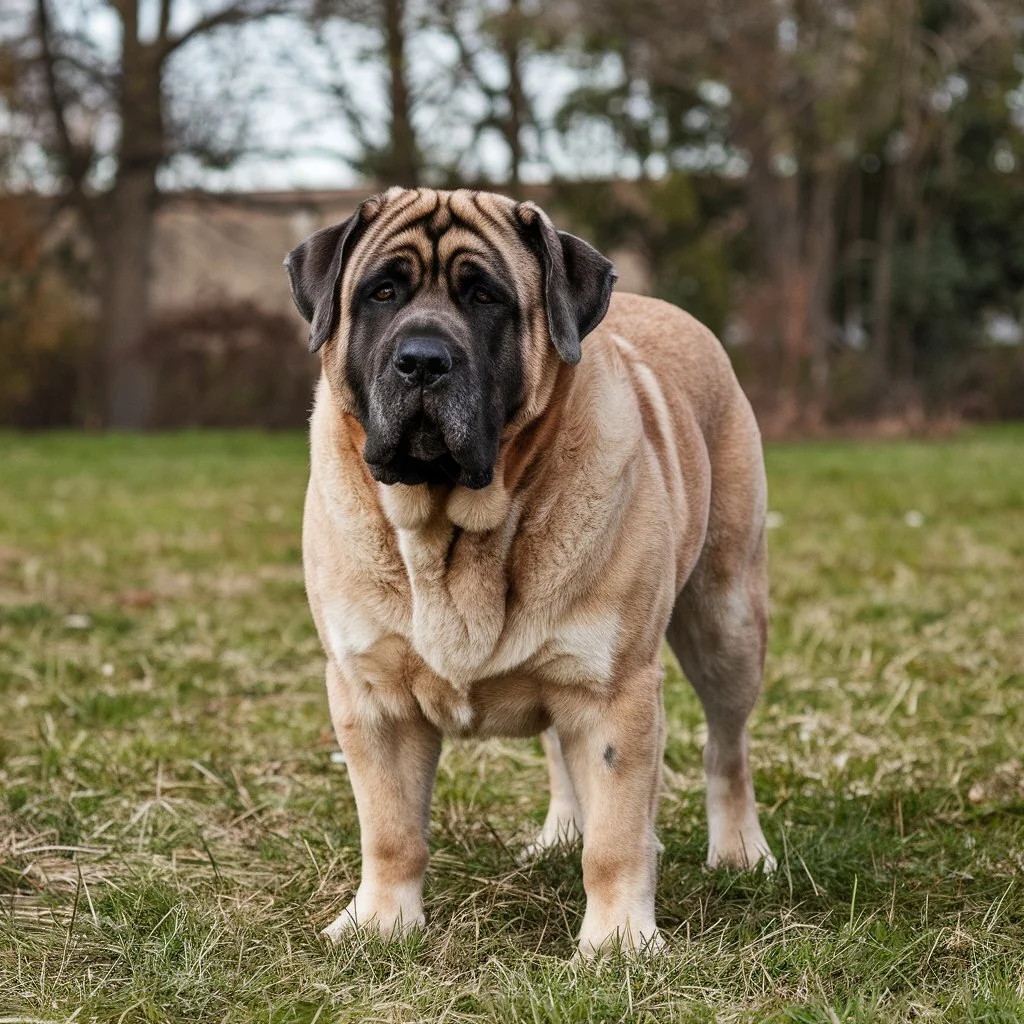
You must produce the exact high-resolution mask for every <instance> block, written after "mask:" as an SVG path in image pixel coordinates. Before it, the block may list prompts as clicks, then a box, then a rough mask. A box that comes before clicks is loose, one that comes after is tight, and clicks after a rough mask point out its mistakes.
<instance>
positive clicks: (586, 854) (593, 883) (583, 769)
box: [555, 663, 665, 956]
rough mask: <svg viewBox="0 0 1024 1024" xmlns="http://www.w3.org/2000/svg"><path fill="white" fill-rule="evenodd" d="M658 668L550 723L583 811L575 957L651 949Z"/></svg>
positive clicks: (657, 939) (660, 725)
mask: <svg viewBox="0 0 1024 1024" xmlns="http://www.w3.org/2000/svg"><path fill="white" fill-rule="evenodd" d="M661 677H662V668H661V665H660V663H659V664H657V665H654V666H651V667H649V668H647V669H645V670H642V671H640V672H637V673H635V674H634V675H632V676H631V677H630V678H629V679H628V680H626V681H625V682H624V683H623V685H622V686H621V688H620V689H619V690H618V692H617V694H616V695H615V696H614V697H613V698H611V699H602V698H598V697H596V696H595V697H594V698H592V699H590V700H588V702H587V707H586V710H585V712H584V713H583V714H582V715H581V714H579V710H580V709H579V705H578V704H577V705H575V708H574V709H572V710H571V711H569V710H567V714H566V716H565V720H564V721H558V720H557V719H556V722H555V724H556V727H557V729H558V735H559V737H560V738H561V741H562V751H563V754H564V756H565V761H566V765H567V766H568V769H569V774H570V776H571V777H572V782H573V788H574V789H575V791H576V794H577V796H578V797H579V801H580V806H581V808H582V811H583V887H584V889H585V890H586V893H587V909H586V913H585V914H584V917H583V926H582V928H581V929H580V939H579V952H580V954H581V955H583V956H592V955H594V954H595V953H597V952H599V951H600V950H602V949H606V948H614V947H616V946H621V948H622V949H624V950H628V951H632V952H641V951H656V950H658V949H660V948H661V946H662V944H663V942H662V939H661V936H660V935H659V933H658V929H657V927H656V925H655V923H654V891H655V884H656V880H657V854H658V849H659V844H658V840H657V837H656V836H655V834H654V817H655V814H656V811H657V803H658V787H659V784H660V781H661V759H662V752H663V749H664V742H665V728H664V710H663V708H662V703H661Z"/></svg>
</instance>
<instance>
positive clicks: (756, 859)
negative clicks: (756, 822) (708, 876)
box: [707, 827, 778, 875]
mask: <svg viewBox="0 0 1024 1024" xmlns="http://www.w3.org/2000/svg"><path fill="white" fill-rule="evenodd" d="M707 866H708V867H709V868H712V869H714V868H735V869H736V870H738V871H752V870H754V869H755V868H760V870H761V871H762V872H763V873H764V874H766V875H770V874H771V873H772V872H773V871H774V870H775V869H776V867H778V861H777V860H776V859H775V858H774V857H773V856H772V851H771V848H770V847H769V846H768V842H767V840H766V839H765V837H764V833H763V832H762V831H761V829H760V827H758V828H757V829H756V830H754V829H748V830H747V831H746V832H745V833H744V832H734V833H732V834H731V835H728V834H727V835H726V836H724V837H719V839H718V841H717V842H715V843H712V844H709V846H708V860H707Z"/></svg>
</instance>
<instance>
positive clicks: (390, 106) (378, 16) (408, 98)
mask: <svg viewBox="0 0 1024 1024" xmlns="http://www.w3.org/2000/svg"><path fill="white" fill-rule="evenodd" d="M310 20H311V23H312V26H313V30H314V41H315V43H316V44H317V46H318V48H319V50H320V52H321V55H322V57H323V58H324V60H323V63H325V64H326V65H327V70H326V73H325V74H324V75H323V76H322V77H321V78H320V79H319V81H317V82H316V85H315V87H316V88H317V89H319V91H320V92H322V93H324V94H326V96H327V97H328V100H329V101H330V102H331V104H332V105H333V107H334V109H335V110H337V111H338V112H340V114H341V118H342V121H343V123H344V125H345V128H346V129H347V131H348V133H349V134H350V136H351V138H352V139H353V140H354V142H355V143H356V151H355V153H354V154H352V155H350V156H349V158H348V162H349V163H350V164H351V165H352V166H353V167H354V168H355V170H357V171H358V172H359V173H360V174H361V175H363V176H364V177H367V178H369V179H370V180H372V181H377V182H379V183H381V184H388V185H405V186H407V187H409V186H414V185H418V184H420V182H421V180H422V177H423V170H424V161H423V154H422V150H421V147H420V143H419V139H418V137H417V131H416V123H415V116H416V109H417V105H418V104H417V101H418V99H419V97H418V96H417V93H416V90H415V88H414V86H413V84H412V81H411V74H410V61H409V49H410V35H411V34H412V32H413V30H414V26H413V25H412V24H411V20H412V19H411V16H410V11H409V10H408V5H407V3H406V0H318V2H317V3H316V5H315V7H314V9H313V12H312V15H311V19H310ZM353 29H355V30H362V31H364V32H367V33H368V34H369V36H370V38H371V39H372V42H371V43H370V45H369V46H367V47H366V48H365V49H360V48H359V47H357V46H354V45H353V43H352V39H351V33H352V30H353ZM353 65H361V66H363V67H364V68H365V67H370V68H373V69H376V70H377V71H379V72H380V73H382V75H383V80H384V93H385V95H384V102H385V104H386V111H385V112H384V118H383V120H384V126H383V129H382V128H381V122H382V116H381V114H382V112H381V111H379V110H376V109H374V106H373V104H372V103H367V100H366V97H365V95H362V90H361V89H360V87H359V86H358V85H357V84H356V83H355V81H354V80H353V78H352V75H351V71H352V69H353Z"/></svg>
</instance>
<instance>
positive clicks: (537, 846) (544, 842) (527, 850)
mask: <svg viewBox="0 0 1024 1024" xmlns="http://www.w3.org/2000/svg"><path fill="white" fill-rule="evenodd" d="M582 835H583V832H582V831H581V830H580V827H579V825H578V824H577V821H576V817H575V816H574V815H573V816H569V815H559V814H552V813H551V812H550V811H549V812H548V816H547V820H545V822H544V827H543V828H542V829H541V830H540V833H539V834H538V835H537V838H536V839H535V840H534V841H533V842H532V843H528V844H527V845H526V846H524V847H523V848H522V850H520V851H519V855H518V856H517V857H516V860H517V861H518V862H519V863H520V864H528V863H529V862H530V861H532V860H536V859H537V858H538V857H540V856H541V855H542V854H543V853H545V852H547V851H548V850H552V849H555V848H560V849H569V848H570V847H572V846H575V845H576V843H578V842H579V840H580V838H581V837H582Z"/></svg>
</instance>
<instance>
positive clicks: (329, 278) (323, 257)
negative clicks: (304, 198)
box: [284, 210, 361, 352]
mask: <svg viewBox="0 0 1024 1024" xmlns="http://www.w3.org/2000/svg"><path fill="white" fill-rule="evenodd" d="M360 214H361V210H356V212H355V213H353V214H352V216H351V217H349V219H348V220H346V221H343V222H342V223H341V224H335V225H333V226H332V227H329V228H321V229H320V230H319V231H315V232H314V233H313V234H311V235H310V236H309V238H307V239H306V240H305V241H304V242H301V243H300V244H299V245H297V246H296V247H295V248H294V249H292V251H291V252H290V253H288V255H287V256H285V258H284V265H285V269H287V271H288V281H289V283H290V284H291V286H292V298H293V299H294V300H295V306H296V308H297V309H298V311H299V312H300V313H301V314H302V318H303V319H304V320H305V321H306V322H307V323H308V324H309V351H310V352H316V351H317V350H318V349H319V348H320V346H321V345H323V343H324V342H325V341H327V339H328V338H329V337H330V336H331V335H332V334H333V333H334V330H335V328H336V327H337V326H338V314H339V302H340V299H339V296H338V285H339V283H340V281H341V271H342V269H343V268H344V266H345V256H346V251H347V250H351V248H352V242H353V241H354V240H355V239H354V232H355V229H356V228H357V227H358V226H359V223H360V219H361V218H360Z"/></svg>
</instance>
